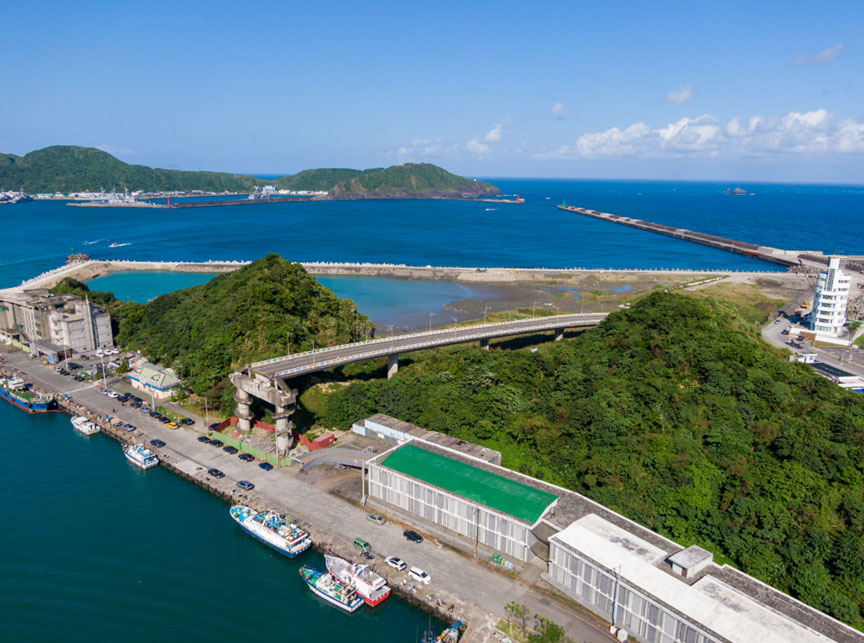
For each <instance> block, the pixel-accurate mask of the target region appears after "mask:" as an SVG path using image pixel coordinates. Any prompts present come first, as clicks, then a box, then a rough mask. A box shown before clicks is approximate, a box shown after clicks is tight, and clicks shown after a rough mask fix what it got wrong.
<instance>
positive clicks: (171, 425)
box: [165, 422, 180, 429]
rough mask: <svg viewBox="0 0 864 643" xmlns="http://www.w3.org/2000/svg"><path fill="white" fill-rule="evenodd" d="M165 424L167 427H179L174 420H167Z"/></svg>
mask: <svg viewBox="0 0 864 643" xmlns="http://www.w3.org/2000/svg"><path fill="white" fill-rule="evenodd" d="M165 426H167V427H168V428H169V429H179V428H180V425H179V424H177V423H176V422H168V423H167V424H166V425H165Z"/></svg>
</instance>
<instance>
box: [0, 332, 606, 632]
mask: <svg viewBox="0 0 864 643" xmlns="http://www.w3.org/2000/svg"><path fill="white" fill-rule="evenodd" d="M0 355H2V356H3V357H4V358H5V359H6V363H5V365H4V367H5V368H7V369H9V368H14V369H17V370H19V371H21V372H22V373H23V374H24V377H25V378H26V379H27V381H29V382H31V383H33V384H35V385H36V386H39V387H42V388H46V389H51V390H54V391H59V392H65V393H68V394H69V396H70V397H71V398H73V399H74V400H76V401H78V402H80V403H82V404H84V405H86V406H88V407H89V408H90V409H92V410H94V411H96V412H99V413H105V414H111V415H114V416H115V417H119V418H120V419H122V420H123V421H124V422H129V423H131V424H133V425H135V426H137V427H138V430H137V431H136V432H134V433H132V434H130V440H134V441H136V442H140V443H147V442H149V441H150V440H151V439H154V438H159V439H161V440H164V441H165V442H166V443H167V446H166V447H164V448H162V449H157V450H156V451H157V453H158V454H159V456H160V457H161V458H163V459H168V460H170V461H172V462H173V463H174V464H175V465H176V466H179V467H180V468H181V469H182V470H184V471H186V472H188V473H192V474H193V475H200V476H204V477H208V476H207V473H206V471H207V469H209V468H214V467H215V468H218V469H219V470H221V471H222V472H224V473H225V478H224V479H222V480H220V481H218V484H219V485H220V487H221V488H223V489H226V490H229V492H231V493H236V494H237V495H238V496H240V494H241V493H243V492H242V491H241V490H240V489H239V488H237V487H236V486H235V483H236V482H237V481H239V480H248V481H250V482H253V483H254V484H255V486H256V488H255V491H253V492H251V493H250V495H254V496H256V497H257V498H258V499H260V500H261V501H263V502H264V503H266V504H267V505H269V506H273V507H279V508H284V509H282V510H284V511H287V512H288V513H290V514H291V515H292V516H294V517H295V518H298V519H300V520H302V521H304V522H305V523H308V524H309V525H310V527H311V529H310V531H311V533H312V535H313V537H314V538H316V540H317V541H319V542H327V543H328V544H329V543H332V544H333V545H338V546H339V548H341V549H343V550H344V549H345V548H350V546H351V542H353V539H354V538H356V537H360V538H363V539H365V540H367V541H368V542H369V543H371V544H372V547H373V551H374V552H375V553H376V555H377V558H376V563H377V569H378V570H379V571H384V572H385V573H386V574H387V575H388V576H389V577H390V581H391V584H392V583H394V582H395V583H397V584H398V583H399V582H400V579H401V578H406V579H407V574H406V573H405V572H402V573H401V574H400V573H398V572H394V571H392V570H390V569H389V568H386V567H384V565H383V558H384V557H386V556H391V555H395V556H399V557H400V558H402V559H403V560H404V561H405V562H406V563H407V564H408V566H409V567H410V566H418V567H420V568H422V569H424V570H426V572H428V573H429V575H430V576H431V578H432V583H431V584H430V585H427V586H424V587H422V588H418V590H417V592H418V594H425V593H429V594H431V595H434V596H436V597H441V598H442V599H443V600H444V602H445V604H449V603H451V602H453V603H456V604H457V606H458V607H457V609H456V610H455V611H454V615H455V616H456V617H464V618H466V620H468V621H469V622H471V624H472V627H473V628H474V634H473V635H472V636H471V637H470V639H469V640H470V641H471V642H472V643H473V642H476V641H486V640H490V641H491V640H495V639H493V638H488V637H487V635H486V634H484V631H489V632H491V627H492V625H493V623H494V621H495V618H494V617H493V616H492V615H496V616H497V617H502V618H503V617H504V615H505V612H504V606H505V605H507V604H508V603H509V602H510V601H517V602H519V603H523V604H525V605H526V606H527V607H528V613H529V614H531V615H533V614H540V615H543V616H546V617H547V618H550V619H551V620H552V621H554V622H556V623H558V624H559V625H561V626H563V627H564V628H565V630H566V631H567V634H568V636H570V637H571V638H572V639H574V640H575V641H577V642H583V641H585V642H592V643H594V642H601V641H602V642H607V641H610V640H614V639H612V638H611V637H610V636H609V635H608V633H607V632H606V631H604V630H603V629H602V628H598V627H596V626H595V625H592V624H590V623H589V622H588V621H587V620H586V619H585V617H583V616H582V615H580V614H579V613H577V612H576V611H575V610H573V609H572V608H571V607H569V606H568V605H567V604H566V603H563V602H558V601H556V600H553V599H551V598H550V597H549V596H547V595H546V594H544V593H542V592H540V591H538V590H536V589H534V588H533V587H531V586H529V585H527V584H525V583H524V582H523V581H522V580H521V579H513V578H510V577H507V576H505V575H503V574H501V573H498V572H496V571H494V570H492V569H489V568H488V567H486V566H484V565H482V564H480V563H479V562H477V561H474V560H472V559H470V558H467V557H466V556H465V555H463V554H461V553H458V552H456V551H453V550H451V549H449V548H444V547H438V546H436V545H435V544H434V543H432V542H430V541H428V540H427V541H426V542H424V543H422V544H419V545H418V544H416V543H412V542H410V541H407V540H406V539H405V538H404V537H403V536H402V530H403V529H404V528H403V527H402V526H400V525H397V524H394V523H392V522H388V524H386V525H383V526H379V525H375V524H373V523H371V522H370V521H368V520H366V515H367V512H366V511H365V510H363V509H362V508H360V507H359V506H357V505H354V504H351V503H349V502H347V501H345V500H343V499H341V498H339V497H337V496H334V495H333V494H330V493H328V492H327V491H325V490H323V489H319V488H317V487H315V486H313V485H311V484H308V483H307V482H306V480H304V478H306V474H303V473H298V472H297V467H291V469H284V470H273V471H269V472H268V471H264V470H262V469H260V468H259V467H258V466H256V464H255V463H254V462H251V463H247V462H244V461H242V460H240V459H239V458H238V457H237V456H236V455H230V454H228V453H226V452H224V451H223V450H221V449H219V448H215V447H213V446H210V445H206V444H202V443H200V442H198V441H197V438H198V437H199V436H200V435H201V434H202V433H203V432H204V429H205V427H203V426H202V424H201V423H200V422H199V423H198V424H197V425H196V426H195V427H192V428H180V429H175V430H171V429H168V428H166V427H165V426H164V425H162V424H161V423H159V422H157V421H155V420H153V419H152V418H150V417H149V416H148V415H146V414H144V413H141V412H139V411H137V410H135V409H132V408H131V407H128V406H121V405H120V404H119V403H118V402H117V401H116V400H113V399H111V398H109V397H108V396H106V395H102V394H101V393H99V389H100V388H101V386H102V385H101V382H99V383H94V384H86V383H83V382H82V383H76V382H74V381H72V380H71V379H69V378H67V377H64V376H62V375H60V374H58V373H55V372H54V371H53V369H52V368H51V367H49V366H43V365H41V364H40V363H39V362H38V361H34V360H28V359H27V358H26V356H25V355H23V354H22V353H20V352H17V351H15V352H10V351H9V349H7V348H6V347H0ZM118 380H119V378H114V379H113V382H114V386H117V388H118V389H119V388H121V387H120V386H118V385H117V382H118ZM109 386H112V380H109ZM112 410H115V411H116V412H114V413H112ZM69 430H70V431H71V430H73V429H72V427H71V426H70V427H69ZM117 457H118V458H120V457H122V455H121V454H120V452H119V449H118V453H117ZM208 482H215V481H211V480H209V477H208ZM232 489H233V491H230V490H232ZM241 500H242V499H241ZM225 524H226V529H229V528H231V527H232V526H233V525H232V523H231V521H230V519H229V517H228V512H227V511H226V512H225ZM418 531H421V533H422V530H419V529H418ZM322 539H323V540H322ZM249 546H250V547H252V546H256V545H255V544H254V543H252V542H251V541H250V544H249ZM382 568H383V570H382ZM391 572H392V573H391ZM529 622H530V620H529Z"/></svg>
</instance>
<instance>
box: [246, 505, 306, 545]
mask: <svg viewBox="0 0 864 643" xmlns="http://www.w3.org/2000/svg"><path fill="white" fill-rule="evenodd" d="M231 517H232V518H233V519H234V521H235V522H236V523H237V524H238V525H240V526H241V527H242V528H243V530H244V531H245V532H246V533H247V534H249V535H250V536H252V537H253V538H257V539H258V540H260V541H261V542H262V543H264V544H265V545H267V546H268V547H272V548H273V549H275V550H276V551H278V552H279V553H280V554H282V555H283V556H287V557H288V558H296V557H297V556H299V555H300V554H302V553H303V552H304V551H306V550H307V549H309V548H310V547H311V546H312V539H311V538H309V534H308V533H307V532H306V531H305V530H303V529H300V527H298V526H297V525H295V524H294V523H292V522H290V521H289V520H288V519H287V518H286V517H285V516H282V515H280V514H278V513H276V512H275V511H255V510H254V509H252V508H251V507H247V506H246V505H235V506H233V507H231Z"/></svg>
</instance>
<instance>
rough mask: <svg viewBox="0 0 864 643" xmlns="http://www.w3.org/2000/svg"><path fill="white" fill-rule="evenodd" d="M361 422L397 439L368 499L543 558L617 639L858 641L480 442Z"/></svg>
mask: <svg viewBox="0 0 864 643" xmlns="http://www.w3.org/2000/svg"><path fill="white" fill-rule="evenodd" d="M358 426H360V427H362V428H363V430H364V431H366V430H367V429H369V428H370V427H372V428H373V429H374V427H378V428H379V429H380V428H382V427H383V428H384V429H385V431H383V433H388V431H389V432H390V435H389V438H390V441H389V443H390V444H393V442H394V441H395V442H396V444H395V446H392V448H390V449H387V450H386V451H384V452H382V453H380V454H377V455H376V456H375V457H373V458H371V459H369V460H368V461H367V471H366V473H365V475H364V480H363V497H362V501H363V503H364V505H366V504H369V505H371V506H373V507H375V508H377V509H379V510H381V511H382V512H384V513H391V514H396V515H398V516H399V517H400V519H402V520H404V521H406V522H410V523H413V524H415V525H416V526H417V528H419V529H421V530H424V531H426V532H427V533H430V534H433V535H435V536H436V537H439V538H440V539H441V540H443V541H445V542H448V544H451V545H452V546H455V547H457V548H461V549H464V550H468V551H473V552H474V554H475V556H481V557H489V558H493V559H494V558H495V557H503V559H504V562H506V563H508V565H511V566H515V567H523V568H524V567H527V566H528V565H529V564H533V565H537V564H538V563H539V564H542V565H543V566H544V567H545V572H544V573H543V575H542V578H543V579H544V580H545V581H546V582H547V583H548V584H549V585H550V586H551V588H553V589H554V590H555V591H557V592H559V593H561V594H562V595H564V596H565V597H567V598H568V599H570V600H573V601H576V602H578V603H580V604H582V605H584V606H585V607H586V608H588V609H590V610H591V611H593V612H595V613H596V614H598V615H600V616H602V617H603V618H605V619H607V620H608V621H609V622H610V623H612V627H613V631H614V633H615V634H618V635H619V638H620V637H621V636H625V635H626V636H630V637H632V638H633V639H635V640H637V641H640V642H642V643H730V642H733V641H735V642H737V641H758V642H759V643H780V642H781V641H800V642H802V643H811V642H812V643H816V642H819V641H823V642H824V641H839V642H841V643H853V642H854V643H864V635H862V634H861V633H860V632H858V631H857V630H854V629H853V628H851V627H849V626H847V625H845V624H843V623H841V622H840V621H838V620H836V619H833V618H831V617H830V616H828V615H826V614H823V613H822V612H820V611H818V610H816V609H814V608H812V607H809V606H808V605H805V604H803V603H801V602H800V601H798V600H796V599H794V598H792V597H790V596H788V595H787V594H784V593H783V592H780V591H778V590H775V589H773V588H771V587H769V586H768V585H765V584H764V583H762V582H760V581H758V580H756V579H755V578H752V577H750V576H748V575H746V574H744V573H742V572H740V571H738V570H737V569H734V568H732V567H729V566H728V565H718V564H716V563H715V562H714V560H713V555H712V554H711V553H710V552H709V551H706V550H704V549H702V548H700V547H698V546H690V547H686V548H685V547H682V546H681V545H679V544H678V543H676V542H674V541H672V540H669V539H668V538H664V537H663V536H660V535H659V534H657V533H655V532H653V531H651V530H650V529H646V528H645V527H642V526H641V525H638V524H637V523H635V522H633V521H631V520H629V519H627V518H625V517H623V516H621V515H619V514H617V513H615V512H614V511H611V510H609V509H607V508H606V507H603V506H602V505H600V504H598V503H596V502H594V501H592V500H590V499H588V498H586V497H585V496H582V495H580V494H578V493H575V492H573V491H570V490H567V489H563V488H561V487H558V486H555V485H552V484H549V483H547V482H544V481H542V480H537V479H535V478H531V477H529V476H526V475H523V474H520V473H517V472H515V471H510V470H509V469H506V468H504V467H501V466H499V465H497V464H495V463H492V462H490V461H488V460H486V459H483V458H482V457H479V455H476V454H482V453H483V451H482V449H483V447H481V446H479V445H474V444H471V443H468V442H464V441H458V442H457V443H453V446H444V445H442V444H436V443H435V442H432V441H430V440H428V439H426V438H424V437H419V436H420V435H423V432H424V430H423V429H419V428H418V427H414V429H416V431H414V430H413V429H411V427H413V425H409V424H408V423H400V421H399V420H395V419H393V418H388V417H387V416H382V415H378V416H373V417H372V418H367V419H366V420H363V421H361V422H358V423H357V424H355V430H357V427H358ZM394 427H398V428H399V430H398V432H397V433H398V435H397V434H394V433H392V432H393V431H394V430H395V428H394ZM358 432H359V431H358ZM378 433H382V432H381V431H378ZM432 433H434V432H432ZM364 434H365V435H367V436H369V437H375V436H374V435H371V434H370V433H364ZM394 435H395V436H396V437H394ZM437 435H441V434H437ZM427 437H432V438H434V437H435V436H434V435H432V436H427ZM397 438H398V439H397ZM450 439H451V440H452V439H453V438H450ZM499 560H501V559H500V558H499ZM621 640H623V639H621Z"/></svg>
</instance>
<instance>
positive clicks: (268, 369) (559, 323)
mask: <svg viewBox="0 0 864 643" xmlns="http://www.w3.org/2000/svg"><path fill="white" fill-rule="evenodd" d="M606 316H607V313H590V314H574V315H553V316H551V317H538V318H536V319H521V320H517V321H511V322H497V323H494V324H478V325H474V326H466V327H463V328H447V329H443V330H435V331H428V332H422V333H412V334H409V335H396V336H394V337H385V338H380V339H376V340H372V341H368V342H357V343H354V344H344V345H342V346H334V347H328V348H319V349H316V350H314V351H307V352H305V353H297V354H295V355H290V356H285V357H279V358H274V359H273V360H268V361H266V362H257V363H256V364H254V365H253V370H254V371H255V372H256V373H261V374H262V375H265V376H267V377H270V378H273V377H285V376H288V377H290V376H292V375H293V374H294V373H299V372H303V373H308V372H313V371H320V370H324V369H328V368H333V367H335V366H341V365H343V364H350V363H352V362H359V361H363V360H367V359H374V358H377V357H383V356H386V355H393V354H395V353H403V352H410V351H416V350H424V349H427V348H435V347H436V346H447V345H450V344H460V343H463V342H472V341H477V340H481V339H489V338H493V337H507V336H510V335H522V334H526V333H532V332H540V331H548V330H555V329H562V328H574V327H577V326H594V325H596V324H599V323H600V322H601V321H603V319H605V318H606Z"/></svg>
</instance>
